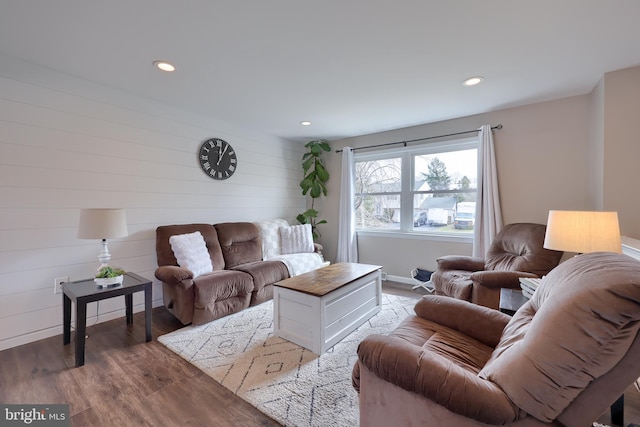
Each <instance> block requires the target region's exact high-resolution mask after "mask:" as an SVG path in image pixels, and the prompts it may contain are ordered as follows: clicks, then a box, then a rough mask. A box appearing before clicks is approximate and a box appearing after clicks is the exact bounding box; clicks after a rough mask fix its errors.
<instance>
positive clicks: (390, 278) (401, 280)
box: [386, 274, 416, 287]
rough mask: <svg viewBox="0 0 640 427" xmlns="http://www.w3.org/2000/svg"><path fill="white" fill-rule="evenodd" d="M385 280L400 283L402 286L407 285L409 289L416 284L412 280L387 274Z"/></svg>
mask: <svg viewBox="0 0 640 427" xmlns="http://www.w3.org/2000/svg"><path fill="white" fill-rule="evenodd" d="M386 280H387V281H389V282H397V283H402V284H403V285H409V286H411V287H413V285H415V284H416V282H415V280H413V279H412V278H411V277H402V276H393V275H391V274H387V279H386Z"/></svg>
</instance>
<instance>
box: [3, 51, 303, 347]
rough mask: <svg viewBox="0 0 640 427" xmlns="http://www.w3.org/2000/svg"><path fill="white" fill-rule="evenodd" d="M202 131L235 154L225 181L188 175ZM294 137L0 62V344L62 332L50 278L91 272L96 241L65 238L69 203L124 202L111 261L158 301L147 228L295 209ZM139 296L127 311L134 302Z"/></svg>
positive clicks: (72, 223) (297, 153)
mask: <svg viewBox="0 0 640 427" xmlns="http://www.w3.org/2000/svg"><path fill="white" fill-rule="evenodd" d="M211 137H219V138H222V139H225V140H226V141H228V142H229V143H230V144H232V146H233V148H234V149H235V150H236V152H237V154H238V163H239V166H238V169H237V171H236V173H235V174H234V176H233V177H232V178H231V179H229V180H227V181H214V180H212V179H210V178H208V177H207V176H205V174H204V173H203V172H202V171H201V170H200V168H199V166H198V162H197V156H196V153H197V150H198V147H199V145H200V144H201V142H202V141H204V140H206V139H207V138H211ZM303 150H304V148H303V147H302V146H301V145H300V144H296V143H293V142H291V141H286V140H283V139H280V138H276V137H273V136H269V135H263V134H257V133H255V132H253V131H250V130H248V129H243V128H241V127H237V126H232V125H229V124H226V123H223V122H221V121H218V120H215V119H211V118H204V117H200V116H196V115H193V114H191V113H188V112H185V111H176V110H173V109H170V108H169V107H166V106H164V105H162V104H159V103H156V102H153V101H150V100H144V99H140V98H137V97H134V96H131V95H128V94H125V93H119V92H117V91H114V90H112V89H109V88H105V87H101V86H98V85H94V84H92V83H91V82H88V81H86V80H82V79H78V78H75V77H72V76H67V75H63V74H58V73H55V72H53V71H51V70H47V69H42V68H40V67H37V66H35V65H32V64H26V63H24V62H21V61H19V60H16V59H15V58H8V57H4V56H2V57H0V350H2V349H5V348H10V347H14V346H17V345H20V344H23V343H26V342H30V341H34V340H37V339H41V338H44V337H48V336H53V335H58V334H61V333H62V326H61V325H62V296H61V295H60V294H54V293H53V283H54V279H55V278H56V277H64V276H70V277H71V280H79V279H84V278H87V277H91V276H92V275H93V274H94V272H95V269H96V267H97V265H98V261H97V255H98V252H99V251H100V245H99V242H98V241H93V240H79V239H78V238H77V237H76V233H77V225H78V219H79V212H80V209H81V208H88V207H92V208H99V207H122V208H125V209H126V214H127V222H128V228H129V236H128V237H125V238H121V239H114V240H113V241H110V243H109V250H110V252H111V254H112V260H111V264H112V265H115V266H119V267H122V268H124V269H125V270H127V271H131V272H135V273H138V274H140V275H142V276H144V277H147V278H149V279H152V280H153V282H154V286H153V301H154V306H158V305H161V304H162V287H161V285H160V283H159V282H158V281H157V280H156V279H155V278H154V277H153V273H154V270H155V268H156V259H155V228H156V227H157V226H158V225H164V224H177V223H189V222H205V223H216V222H226V221H254V220H258V219H268V218H278V217H279V218H286V219H287V220H289V221H292V220H293V218H294V217H295V215H296V214H297V213H299V212H301V211H303V210H304V208H305V199H304V198H303V197H302V196H301V195H300V192H299V187H298V182H299V181H300V178H301V170H300V157H301V155H302V152H303ZM142 296H143V295H142V293H138V294H136V295H134V306H135V307H134V310H135V311H140V310H142V308H143V298H142ZM96 311H97V305H96V304H95V303H93V304H91V305H90V306H89V307H88V317H89V318H88V321H87V324H88V325H91V324H93V323H94V322H96V321H98V322H102V321H106V320H109V319H113V318H116V317H120V316H124V298H113V299H110V300H105V301H102V302H100V305H99V313H98V314H99V315H98V316H97V317H96V314H97V313H96ZM61 345H62V344H61Z"/></svg>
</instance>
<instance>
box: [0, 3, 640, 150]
mask: <svg viewBox="0 0 640 427" xmlns="http://www.w3.org/2000/svg"><path fill="white" fill-rule="evenodd" d="M639 21H640V1H638V0H561V1H558V0H535V1H533V0H528V1H524V0H522V1H520V0H485V1H482V0H455V1H451V0H450V1H445V0H413V1H412V0H395V1H389V0H322V1H315V2H312V1H309V0H253V1H250V0H227V1H222V0H179V1H178V0H134V1H131V0H126V1H125V0H108V1H98V0H56V1H35V0H2V4H1V5H0V52H3V53H5V54H8V55H11V56H15V57H18V58H21V59H24V60H26V61H29V62H34V63H37V64H40V65H43V66H46V67H50V68H52V69H56V70H59V71H61V72H64V73H68V74H71V75H74V76H77V77H81V78H84V79H87V80H91V81H93V82H97V83H101V84H104V85H107V86H110V87H113V88H118V89H121V90H124V91H126V92H130V93H133V94H136V95H141V96H143V97H146V98H151V99H154V100H157V101H160V102H162V103H165V104H168V105H171V106H174V107H177V108H180V109H184V110H189V111H193V112H196V113H199V114H202V115H205V116H209V117H215V118H216V119H221V120H224V121H227V122H230V123H234V124H237V125H240V126H243V127H247V128H251V129H255V130H259V131H263V132H266V133H269V134H274V135H279V136H282V137H285V138H289V139H293V140H300V141H306V140H308V139H310V138H316V137H322V138H327V139H338V138H343V137H348V136H355V135H362V134H367V133H372V132H378V131H383V130H389V129H396V128H402V127H406V126H411V125H417V124H423V123H430V122H434V121H440V120H446V119H450V118H455V117H461V116H467V115H471V114H478V113H483V112H487V111H492V110H497V109H501V108H505V107H511V106H516V105H523V104H528V103H532V102H538V101H545V100H550V99H555V98H561V97H566V96H571V95H577V94H583V93H588V92H590V91H591V90H592V89H593V87H594V86H595V84H596V83H597V82H598V81H599V80H600V78H601V77H602V76H603V74H604V73H605V72H608V71H613V70H618V69H622V68H627V67H630V66H636V65H640V22H639ZM156 59H167V60H170V61H172V62H173V63H174V64H175V65H176V66H177V71H176V72H175V73H173V74H165V73H161V72H159V71H157V70H155V69H154V68H153V67H152V62H153V61H154V60H156ZM474 75H482V76H484V77H485V79H486V80H485V81H484V82H483V83H482V84H481V85H478V86H475V87H470V88H467V87H463V86H462V84H461V82H462V81H463V80H464V79H465V78H467V77H470V76H474ZM0 96H1V95H0ZM301 120H311V121H312V122H313V125H312V126H310V127H302V126H300V124H299V122H300V121H301Z"/></svg>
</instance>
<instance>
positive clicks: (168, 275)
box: [155, 265, 193, 289]
mask: <svg viewBox="0 0 640 427" xmlns="http://www.w3.org/2000/svg"><path fill="white" fill-rule="evenodd" d="M155 276H156V279H158V280H160V281H161V282H163V283H166V284H168V285H175V286H179V287H181V288H182V289H188V288H189V287H191V286H192V285H193V273H192V272H191V270H188V269H186V268H183V267H178V266H176V265H163V266H160V267H158V268H157V269H156V272H155Z"/></svg>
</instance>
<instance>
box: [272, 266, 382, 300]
mask: <svg viewBox="0 0 640 427" xmlns="http://www.w3.org/2000/svg"><path fill="white" fill-rule="evenodd" d="M381 268H382V266H380V265H369V264H356V263H351V262H339V263H336V264H330V265H328V266H326V267H322V268H318V269H316V270H312V271H310V272H308V273H304V274H300V275H299V276H294V277H291V278H289V279H285V280H282V281H280V282H276V283H274V286H279V287H281V288H287V289H291V290H294V291H298V292H304V293H305V294H311V295H315V296H318V297H321V296H324V295H326V294H328V293H329V292H332V291H335V290H336V289H338V288H340V287H342V286H344V285H348V284H349V283H351V282H353V281H355V280H358V279H359V278H361V277H363V276H366V275H367V274H369V273H373V272H374V271H376V270H379V269H381Z"/></svg>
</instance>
